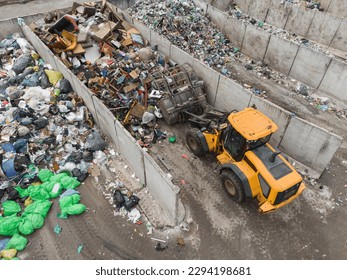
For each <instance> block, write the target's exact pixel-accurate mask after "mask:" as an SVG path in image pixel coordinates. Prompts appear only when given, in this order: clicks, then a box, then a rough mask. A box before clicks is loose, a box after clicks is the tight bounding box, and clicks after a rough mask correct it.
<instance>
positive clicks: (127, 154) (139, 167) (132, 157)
mask: <svg viewBox="0 0 347 280" xmlns="http://www.w3.org/2000/svg"><path fill="white" fill-rule="evenodd" d="M115 126H116V133H117V137H118V143H119V151H120V153H121V154H122V156H123V158H125V160H126V161H127V162H128V163H129V165H130V167H131V169H132V170H134V172H135V174H136V176H137V177H138V178H139V179H140V182H141V183H143V184H146V185H148V182H147V176H146V172H145V167H144V161H143V150H142V148H141V146H140V145H139V144H138V143H137V142H136V140H135V139H134V138H133V137H132V136H131V134H130V133H129V131H127V130H126V129H125V128H124V127H123V126H122V124H121V123H120V122H118V121H115ZM150 177H151V174H148V178H150ZM158 203H159V205H160V206H163V205H165V204H166V202H165V200H162V201H158Z"/></svg>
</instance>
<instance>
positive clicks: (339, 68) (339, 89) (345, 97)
mask: <svg viewBox="0 0 347 280" xmlns="http://www.w3.org/2000/svg"><path fill="white" fill-rule="evenodd" d="M318 89H319V90H320V91H322V92H325V93H327V94H329V95H332V96H333V97H335V98H337V99H339V100H340V101H342V102H346V101H347V91H346V89H347V64H346V63H343V62H341V61H339V60H336V59H333V60H332V61H331V63H330V65H329V68H328V70H327V71H326V73H325V76H324V78H323V81H322V82H321V84H320V86H319V88H318Z"/></svg>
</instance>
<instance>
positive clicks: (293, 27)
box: [274, 4, 316, 37]
mask: <svg viewBox="0 0 347 280" xmlns="http://www.w3.org/2000/svg"><path fill="white" fill-rule="evenodd" d="M275 12H276V11H274V13H275ZM315 14H316V11H314V10H305V9H302V8H301V7H298V6H293V5H291V4H288V18H287V21H286V24H285V26H284V29H285V30H287V31H288V32H291V33H295V34H298V35H300V36H303V37H305V36H306V34H307V32H308V31H309V28H310V26H311V23H312V20H313V18H314V16H315ZM278 27H279V26H278ZM281 28H283V27H281Z"/></svg>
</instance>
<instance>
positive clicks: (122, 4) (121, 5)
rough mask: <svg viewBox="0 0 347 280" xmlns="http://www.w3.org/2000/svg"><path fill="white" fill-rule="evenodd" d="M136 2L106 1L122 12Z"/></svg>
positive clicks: (126, 0)
mask: <svg viewBox="0 0 347 280" xmlns="http://www.w3.org/2000/svg"><path fill="white" fill-rule="evenodd" d="M136 1H137V0H108V2H110V3H111V4H113V5H116V6H117V7H119V8H121V9H122V10H125V9H127V8H129V7H130V6H132V5H134V4H135V3H136Z"/></svg>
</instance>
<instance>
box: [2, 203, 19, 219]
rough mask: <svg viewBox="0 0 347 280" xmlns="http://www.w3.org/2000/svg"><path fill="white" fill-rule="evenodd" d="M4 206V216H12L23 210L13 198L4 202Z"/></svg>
mask: <svg viewBox="0 0 347 280" xmlns="http://www.w3.org/2000/svg"><path fill="white" fill-rule="evenodd" d="M2 208H3V209H4V216H5V217H6V216H11V215H13V214H17V213H18V212H20V211H21V209H20V206H19V204H18V203H16V202H15V201H13V200H7V201H5V202H4V203H3V204H2Z"/></svg>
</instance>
